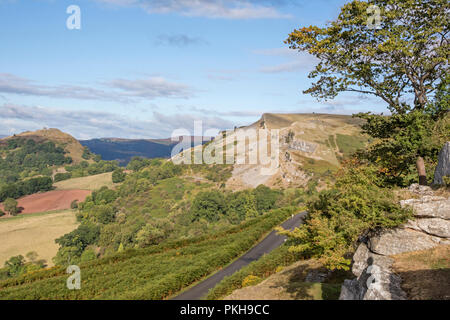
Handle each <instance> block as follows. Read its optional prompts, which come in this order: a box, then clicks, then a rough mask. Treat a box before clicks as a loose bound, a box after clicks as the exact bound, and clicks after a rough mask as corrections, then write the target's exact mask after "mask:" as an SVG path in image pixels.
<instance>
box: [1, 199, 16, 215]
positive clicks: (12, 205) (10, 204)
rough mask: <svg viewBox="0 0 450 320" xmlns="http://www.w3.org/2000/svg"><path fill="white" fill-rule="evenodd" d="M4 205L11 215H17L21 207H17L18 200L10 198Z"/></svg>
mask: <svg viewBox="0 0 450 320" xmlns="http://www.w3.org/2000/svg"><path fill="white" fill-rule="evenodd" d="M3 207H4V208H5V211H7V212H8V213H9V214H10V215H12V216H15V215H17V214H18V213H19V208H18V207H17V201H16V200H14V199H12V198H8V199H6V200H5V201H4V202H3Z"/></svg>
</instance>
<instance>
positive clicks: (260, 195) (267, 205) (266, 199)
mask: <svg viewBox="0 0 450 320" xmlns="http://www.w3.org/2000/svg"><path fill="white" fill-rule="evenodd" d="M253 194H254V196H255V200H256V210H258V212H259V213H260V214H263V213H265V212H267V211H269V210H271V209H274V208H275V207H276V202H277V200H278V199H279V198H280V197H281V195H282V194H281V192H280V191H278V190H272V189H270V188H269V187H266V186H265V185H262V184H261V185H259V186H258V187H256V189H255V190H253Z"/></svg>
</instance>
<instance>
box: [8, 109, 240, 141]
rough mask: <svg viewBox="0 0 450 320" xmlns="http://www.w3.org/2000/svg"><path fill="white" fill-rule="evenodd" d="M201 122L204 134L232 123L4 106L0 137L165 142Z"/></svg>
mask: <svg viewBox="0 0 450 320" xmlns="http://www.w3.org/2000/svg"><path fill="white" fill-rule="evenodd" d="M195 120H201V121H203V130H207V129H217V130H223V129H229V128H232V127H233V123H232V122H230V121H229V120H226V119H223V118H221V117H219V116H217V115H214V114H210V115H206V114H202V115H193V114H186V113H178V114H173V115H167V114H163V113H161V112H155V111H154V112H153V115H152V116H151V117H149V118H148V119H141V118H132V117H124V116H120V115H118V114H114V113H110V112H103V111H83V110H63V109H56V108H47V107H42V106H23V105H16V104H3V105H1V106H0V128H2V129H1V130H0V134H13V133H19V132H22V131H26V130H37V129H42V128H43V127H49V128H58V129H60V130H62V131H64V132H67V133H70V134H72V135H73V136H74V137H76V138H82V139H88V138H100V137H120V138H168V137H170V136H171V134H172V132H173V131H174V130H175V129H180V128H183V129H187V130H189V131H190V132H192V134H193V128H194V121H195Z"/></svg>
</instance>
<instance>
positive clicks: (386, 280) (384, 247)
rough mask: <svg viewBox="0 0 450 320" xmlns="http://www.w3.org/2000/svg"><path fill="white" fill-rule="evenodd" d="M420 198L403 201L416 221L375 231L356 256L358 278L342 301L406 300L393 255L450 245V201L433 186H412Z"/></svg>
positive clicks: (347, 284) (347, 285)
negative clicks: (393, 269) (433, 188)
mask: <svg viewBox="0 0 450 320" xmlns="http://www.w3.org/2000/svg"><path fill="white" fill-rule="evenodd" d="M409 190H410V191H412V192H414V193H416V194H417V195H419V197H420V198H419V199H409V200H404V201H401V205H402V206H410V207H412V208H413V210H414V216H415V219H414V220H409V221H408V222H407V223H405V224H404V225H402V226H400V227H398V228H396V229H391V230H381V231H378V232H374V233H372V234H371V235H369V237H368V238H367V239H366V240H365V243H361V244H360V245H359V246H358V248H357V250H356V252H355V254H354V255H353V265H352V272H353V274H354V275H355V276H356V278H355V279H352V280H345V281H344V284H343V285H342V290H341V295H340V297H339V299H341V300H404V299H406V298H407V297H406V294H405V292H404V291H403V290H402V289H401V286H400V285H401V278H400V277H399V276H397V275H396V274H395V273H393V272H392V270H391V266H392V263H393V259H392V258H390V257H389V256H390V255H395V254H399V253H403V252H410V251H417V250H425V249H431V248H434V247H436V246H438V245H440V244H450V198H443V197H436V196H433V191H432V189H431V188H429V187H425V186H418V185H412V186H411V187H410V189H409Z"/></svg>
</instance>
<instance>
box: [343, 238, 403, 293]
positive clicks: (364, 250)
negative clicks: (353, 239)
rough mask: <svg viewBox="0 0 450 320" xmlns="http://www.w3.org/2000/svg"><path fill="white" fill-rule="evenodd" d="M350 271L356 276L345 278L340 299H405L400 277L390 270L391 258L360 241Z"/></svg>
mask: <svg viewBox="0 0 450 320" xmlns="http://www.w3.org/2000/svg"><path fill="white" fill-rule="evenodd" d="M353 260H354V263H353V268H352V272H353V274H354V275H355V276H356V277H357V278H356V279H353V280H345V281H344V284H343V285H342V289H341V295H340V297H339V299H340V300H405V299H406V293H405V292H404V291H403V290H402V289H401V286H400V284H401V278H400V277H399V276H397V275H395V274H394V273H393V272H392V271H391V266H392V264H393V262H394V261H393V259H392V258H389V257H386V256H382V255H378V254H376V253H373V252H371V251H370V250H369V248H368V247H367V245H366V244H364V243H362V244H361V245H360V246H359V247H358V249H357V250H356V252H355V255H354V257H353Z"/></svg>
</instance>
